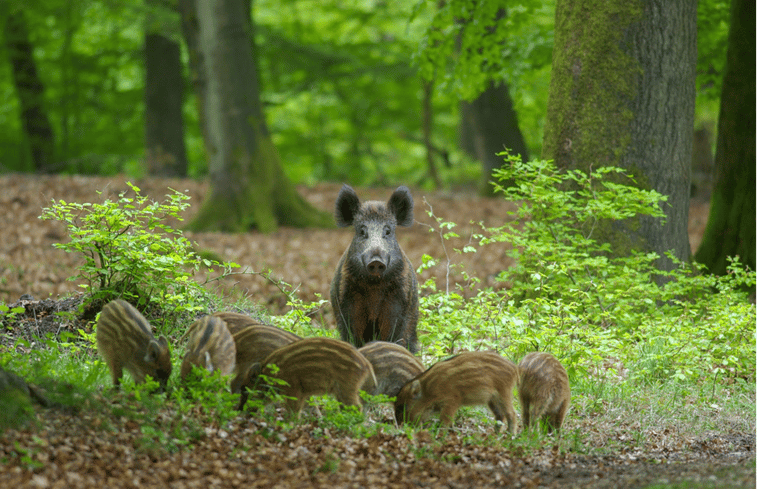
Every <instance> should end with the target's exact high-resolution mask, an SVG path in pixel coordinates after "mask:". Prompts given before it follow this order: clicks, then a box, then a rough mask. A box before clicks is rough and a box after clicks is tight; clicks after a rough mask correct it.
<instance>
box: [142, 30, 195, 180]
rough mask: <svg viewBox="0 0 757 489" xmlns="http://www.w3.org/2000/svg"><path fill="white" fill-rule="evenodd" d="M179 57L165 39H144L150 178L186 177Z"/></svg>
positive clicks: (176, 48) (157, 36) (154, 36)
mask: <svg viewBox="0 0 757 489" xmlns="http://www.w3.org/2000/svg"><path fill="white" fill-rule="evenodd" d="M180 54H181V52H180V50H179V45H178V44H177V43H175V42H173V41H172V40H170V39H168V38H167V37H164V36H162V35H160V34H157V33H148V34H147V35H146V36H145V149H146V163H147V169H148V173H149V174H150V175H159V176H168V177H184V176H186V175H187V152H186V146H185V145H184V116H183V115H182V104H183V94H184V79H183V77H182V64H181V57H180Z"/></svg>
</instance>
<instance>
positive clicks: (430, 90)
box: [423, 81, 442, 188]
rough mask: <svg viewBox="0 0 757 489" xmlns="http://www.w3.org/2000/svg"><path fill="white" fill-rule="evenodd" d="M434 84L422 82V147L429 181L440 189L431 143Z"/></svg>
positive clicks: (440, 183)
mask: <svg viewBox="0 0 757 489" xmlns="http://www.w3.org/2000/svg"><path fill="white" fill-rule="evenodd" d="M433 97H434V82H432V81H424V82H423V145H424V146H425V147H426V161H427V162H428V173H429V175H430V176H431V180H433V181H434V187H436V188H440V187H441V186H442V181H441V179H440V178H439V171H438V170H437V169H436V162H435V159H434V145H433V143H432V142H431V134H432V133H433V129H434V106H433V103H432V101H433Z"/></svg>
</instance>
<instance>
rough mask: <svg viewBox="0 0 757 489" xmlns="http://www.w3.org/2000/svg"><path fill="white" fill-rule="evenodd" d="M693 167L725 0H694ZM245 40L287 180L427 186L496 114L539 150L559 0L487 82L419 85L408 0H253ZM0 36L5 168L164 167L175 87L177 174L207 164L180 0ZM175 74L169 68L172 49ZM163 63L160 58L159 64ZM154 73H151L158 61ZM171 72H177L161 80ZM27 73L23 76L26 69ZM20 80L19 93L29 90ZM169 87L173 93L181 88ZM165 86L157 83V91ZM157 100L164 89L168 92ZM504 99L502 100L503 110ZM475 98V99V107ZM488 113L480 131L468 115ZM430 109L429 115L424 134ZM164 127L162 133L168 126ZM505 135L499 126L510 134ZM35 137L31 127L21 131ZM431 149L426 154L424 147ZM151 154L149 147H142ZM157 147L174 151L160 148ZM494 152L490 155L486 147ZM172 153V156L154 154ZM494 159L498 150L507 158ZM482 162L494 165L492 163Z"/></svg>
mask: <svg viewBox="0 0 757 489" xmlns="http://www.w3.org/2000/svg"><path fill="white" fill-rule="evenodd" d="M699 3H700V7H699V10H700V13H699V18H698V36H699V62H698V83H697V86H698V91H697V119H696V125H695V128H694V129H695V130H696V131H697V139H696V141H697V148H696V151H695V155H696V157H695V160H697V162H698V164H697V172H700V171H701V172H705V173H706V172H711V171H712V153H713V151H714V146H713V145H714V141H715V140H714V131H715V124H716V121H717V111H718V101H719V96H720V80H721V78H722V73H723V68H724V64H725V51H726V46H727V42H726V41H727V34H728V26H729V8H728V7H729V2H714V1H708V2H699ZM254 12H255V21H256V25H255V31H254V34H255V36H254V40H255V48H256V56H257V59H258V64H259V70H258V71H259V74H260V78H261V79H260V86H261V93H262V99H263V102H264V106H265V112H266V119H267V123H268V125H269V126H270V132H271V135H272V137H273V140H274V142H275V145H276V148H277V149H278V151H279V153H280V155H281V159H282V161H283V166H284V171H285V172H286V174H287V176H288V177H289V178H290V179H291V180H292V181H293V182H294V183H305V184H312V183H314V182H316V181H320V180H331V181H350V182H352V183H354V184H355V185H365V184H395V183H398V182H403V183H408V184H411V185H420V186H426V187H431V186H433V185H434V184H435V183H437V182H434V181H433V174H432V171H431V170H430V167H429V161H430V160H433V162H434V164H435V166H436V171H437V173H438V174H439V175H440V177H439V178H441V180H440V181H441V182H442V183H444V184H447V185H449V184H461V185H464V184H469V183H471V182H474V183H475V182H477V179H478V176H479V175H480V173H481V170H480V167H479V165H478V162H477V160H476V157H477V149H476V143H477V141H478V142H481V141H482V140H483V141H484V142H487V143H488V141H487V138H486V134H485V133H484V132H483V131H485V130H486V127H484V126H494V125H497V131H498V133H499V134H501V136H500V137H499V139H500V140H501V141H500V142H499V144H496V145H491V144H489V147H488V148H489V149H492V148H495V149H496V150H502V149H503V147H505V146H507V147H508V148H511V149H515V150H516V152H518V153H521V154H523V155H524V159H526V157H527V156H528V155H534V156H538V155H539V154H541V145H542V136H543V124H544V114H545V112H546V103H547V93H548V88H549V80H550V72H551V57H552V43H553V30H554V2H550V1H546V2H540V1H530V2H529V1H527V2H523V3H522V5H520V6H518V7H517V8H511V9H510V10H509V11H508V12H507V16H506V17H504V18H503V19H502V20H501V22H502V28H503V30H506V31H507V46H506V47H505V49H504V50H503V52H504V54H505V59H502V60H499V62H498V63H497V69H498V72H497V73H496V74H494V75H491V74H489V75H487V76H490V77H491V78H492V79H493V80H494V81H493V82H486V81H483V80H485V79H486V78H485V77H484V76H483V75H481V76H480V79H473V80H472V81H471V80H470V78H471V77H472V76H473V75H471V74H468V75H467V76H468V78H467V79H461V78H460V77H459V76H457V75H458V74H457V73H454V72H451V73H445V72H444V71H442V70H439V73H438V75H437V80H438V81H437V83H435V84H432V86H429V84H428V83H425V82H424V79H423V76H424V74H425V73H424V70H427V69H428V68H427V67H426V66H425V65H423V64H422V63H421V61H422V58H421V56H422V55H423V52H422V47H423V44H422V43H423V41H424V39H426V29H427V27H428V25H429V23H430V21H431V18H432V17H433V15H434V11H433V9H432V8H431V7H429V6H426V7H425V8H418V6H414V4H413V2H401V1H385V2H368V1H355V2H346V3H345V2H335V1H325V2H310V1H302V0H298V1H291V0H281V1H270V0H260V1H256V2H255V3H254ZM0 15H2V18H1V19H2V21H3V25H4V27H5V28H4V30H3V43H2V45H0V170H2V171H5V172H8V171H44V172H65V173H80V174H98V175H111V174H116V173H122V172H124V173H126V174H128V175H130V176H134V177H139V176H143V175H145V174H147V173H149V172H151V171H153V172H160V170H161V168H160V163H159V162H157V161H155V160H159V159H160V158H159V156H160V155H156V154H155V153H154V149H153V148H150V147H149V146H150V145H149V143H150V140H151V137H153V136H152V134H153V133H154V132H155V131H157V130H159V129H158V128H153V127H151V126H150V124H151V123H152V121H151V120H150V118H149V114H147V113H146V101H147V99H149V98H150V97H154V96H155V95H154V94H155V93H156V92H158V91H159V90H160V87H159V86H158V85H159V84H160V83H163V84H168V86H169V87H170V88H171V90H169V91H168V93H173V94H174V95H175V96H178V97H179V100H180V103H181V114H182V116H183V134H184V138H183V140H184V141H185V147H186V150H185V152H184V153H183V154H182V152H181V151H176V152H175V153H176V154H170V157H171V158H175V159H177V160H184V159H186V163H185V164H186V166H185V170H184V169H183V168H182V166H181V165H180V166H179V173H185V174H186V175H187V176H190V177H194V178H202V177H204V176H205V175H207V173H208V168H207V154H206V149H205V148H204V144H203V139H202V129H201V122H200V120H199V114H198V110H197V100H196V95H195V92H194V91H193V89H192V83H193V82H195V81H196V80H194V78H193V76H194V75H193V73H191V69H190V63H189V53H188V51H187V48H186V44H185V42H184V41H183V37H182V31H181V25H180V24H181V20H180V15H179V12H178V6H177V4H176V2H170V1H166V2H159V1H147V2H123V1H117V0H108V1H97V0H91V1H84V2H70V1H67V0H52V1H45V2H42V1H35V2H31V4H30V3H28V2H17V1H15V0H10V1H8V2H4V7H3V8H2V11H1V12H0ZM25 49H26V50H28V51H27V52H26V55H29V56H30V58H29V59H28V60H27V62H30V63H33V64H34V66H35V70H34V73H35V74H36V79H35V80H31V79H27V80H26V81H25V83H26V84H27V85H34V86H33V87H32V86H26V87H21V86H19V85H23V84H24V80H21V81H18V82H16V83H14V74H13V70H14V67H13V63H14V62H20V61H19V60H20V57H21V56H23V55H24V50H25ZM174 55H175V56H177V57H178V61H179V63H178V64H177V65H175V67H176V68H178V71H177V70H173V71H172V70H171V69H169V68H173V67H174V66H172V65H170V62H171V59H172V56H174ZM155 59H157V62H156V61H153V60H155ZM156 63H157V65H158V68H162V72H161V73H160V74H161V75H163V76H161V77H156V78H155V79H153V78H148V77H147V76H146V71H147V70H149V69H150V68H149V67H150V66H151V65H153V64H156ZM169 74H172V75H173V79H168V80H167V79H166V77H167V75H169ZM30 76H31V75H30ZM24 88H25V89H24ZM177 88H178V90H177ZM27 92H30V93H31V95H34V96H36V97H37V98H36V99H35V100H31V101H30V102H28V105H29V106H36V110H37V111H38V113H37V114H36V115H35V117H37V118H38V120H45V119H46V122H47V126H48V127H47V129H46V131H47V133H46V136H47V137H48V138H49V141H48V143H49V144H50V148H49V149H47V151H49V155H50V157H49V158H48V159H47V161H46V163H45V164H44V166H43V167H39V166H38V165H36V164H35V160H34V155H33V154H32V148H33V147H34V146H35V144H34V142H33V141H30V138H32V137H34V130H35V129H36V130H37V131H38V132H37V134H44V132H43V131H42V128H41V127H40V126H37V127H36V128H25V127H24V117H22V116H23V114H22V112H23V111H24V110H28V109H27V108H26V106H25V102H24V101H23V100H22V99H21V97H22V96H23V94H24V93H27ZM164 93H165V92H164ZM161 102H162V103H163V104H164V105H168V104H169V103H171V102H170V101H169V100H162V101H161ZM508 105H509V106H510V110H509V111H508V110H507V108H508ZM476 107H479V109H477V108H476ZM486 110H488V111H489V112H490V113H491V112H493V114H494V115H495V116H497V117H490V118H491V119H493V120H495V122H493V123H490V124H485V125H484V126H482V125H480V124H478V125H477V124H476V123H475V122H474V121H473V118H474V117H475V116H476V115H477V113H482V112H484V111H486ZM426 112H428V113H430V114H431V115H433V122H432V127H431V128H430V129H431V131H430V135H429V136H428V138H427V140H426V136H424V127H423V125H424V120H425V119H424V117H426V116H427V115H426ZM162 130H163V131H168V130H169V129H167V128H165V127H163V128H162ZM505 131H508V132H505ZM30 133H31V134H30ZM427 149H430V154H431V156H430V157H429V155H428V154H427ZM151 151H152V152H151ZM164 151H165V152H166V153H168V151H167V150H166V149H165V148H164ZM484 153H485V155H486V156H488V157H490V158H491V157H494V151H493V150H490V151H484ZM163 156H164V157H166V156H165V155H163ZM500 161H501V159H500ZM488 164H489V165H490V166H491V165H492V163H491V161H490V162H488Z"/></svg>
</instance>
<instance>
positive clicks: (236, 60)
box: [190, 0, 333, 232]
mask: <svg viewBox="0 0 757 489" xmlns="http://www.w3.org/2000/svg"><path fill="white" fill-rule="evenodd" d="M248 6H249V3H248V2H246V1H245V0H218V1H215V2H205V1H202V0H196V2H195V4H194V7H195V11H196V12H197V19H198V21H199V27H200V37H199V46H200V49H201V51H202V54H203V58H204V60H205V61H206V64H205V68H206V75H207V94H206V100H205V114H206V117H207V131H208V134H207V137H208V139H207V140H206V146H207V149H208V153H209V157H210V165H209V170H210V176H209V177H210V189H209V192H208V195H207V197H206V199H205V201H204V202H203V204H202V207H201V208H200V211H199V212H198V215H197V216H196V218H195V219H194V221H193V222H192V223H191V224H190V228H191V229H194V230H206V231H210V230H215V231H228V232H244V231H247V230H249V229H251V228H256V229H258V230H260V231H262V232H272V231H274V230H275V229H276V228H277V226H278V225H291V226H329V225H333V218H332V217H331V215H330V214H328V213H326V212H322V211H319V210H316V209H315V208H313V207H312V206H311V205H310V204H309V203H308V202H307V201H305V200H304V199H303V198H302V197H301V196H300V195H299V194H297V192H296V190H295V188H294V186H293V185H292V184H291V182H289V180H288V179H287V178H286V176H285V175H284V173H283V170H282V167H281V161H280V159H279V155H278V152H277V151H276V148H275V147H274V145H273V142H272V141H271V137H270V135H269V132H268V127H267V125H266V123H265V119H264V116H263V109H262V104H261V101H260V92H259V86H258V75H257V67H256V65H255V58H254V53H253V36H252V32H251V28H252V25H253V24H252V22H251V21H250V20H248V19H250V15H251V14H250V10H247V8H248Z"/></svg>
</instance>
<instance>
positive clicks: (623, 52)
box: [543, 0, 696, 270]
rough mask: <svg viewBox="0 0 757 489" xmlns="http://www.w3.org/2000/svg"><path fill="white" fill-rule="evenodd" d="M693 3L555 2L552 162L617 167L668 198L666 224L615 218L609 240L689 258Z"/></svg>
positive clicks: (548, 144) (547, 145)
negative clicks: (623, 220)
mask: <svg viewBox="0 0 757 489" xmlns="http://www.w3.org/2000/svg"><path fill="white" fill-rule="evenodd" d="M695 68H696V2H670V1H668V0H640V1H633V2H606V1H604V0H558V2H557V6H556V13H555V46H554V51H553V58H552V81H551V84H550V93H549V102H548V105H547V118H546V126H545V133H544V146H543V148H544V150H543V156H544V157H545V158H549V159H554V160H555V162H556V163H557V164H558V166H560V167H563V168H580V169H582V170H583V171H589V170H590V169H591V168H592V167H597V166H607V165H612V166H619V167H622V168H625V169H627V170H629V171H630V173H631V174H632V175H634V177H635V178H636V180H637V182H638V184H639V185H640V186H641V187H642V188H652V189H655V190H657V191H658V192H660V193H662V194H664V195H667V196H668V200H667V202H665V203H663V210H664V212H665V214H666V216H667V220H666V221H665V223H662V222H661V221H660V220H657V219H652V218H647V217H642V218H640V219H639V220H638V221H635V222H623V223H615V224H614V225H613V226H612V227H613V228H614V229H616V230H618V231H619V233H620V234H619V235H617V234H616V235H615V238H612V237H610V236H609V235H608V236H606V239H608V240H610V241H612V242H613V243H614V244H615V245H616V248H615V249H616V250H617V251H619V252H623V251H625V250H624V249H623V244H624V243H625V245H626V246H630V247H633V248H637V249H647V250H650V251H655V252H656V253H657V254H659V255H660V256H661V258H660V260H658V263H657V265H658V267H659V268H660V269H661V270H670V269H671V268H673V267H674V264H673V262H672V261H671V260H669V259H667V258H666V257H665V256H664V253H665V252H666V251H668V250H671V251H672V252H673V254H674V256H675V257H677V258H678V259H680V260H683V261H687V260H688V258H689V254H690V247H689V241H688V231H687V225H688V209H689V192H690V178H691V147H692V135H693V129H694V101H695V77H696V74H695Z"/></svg>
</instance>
